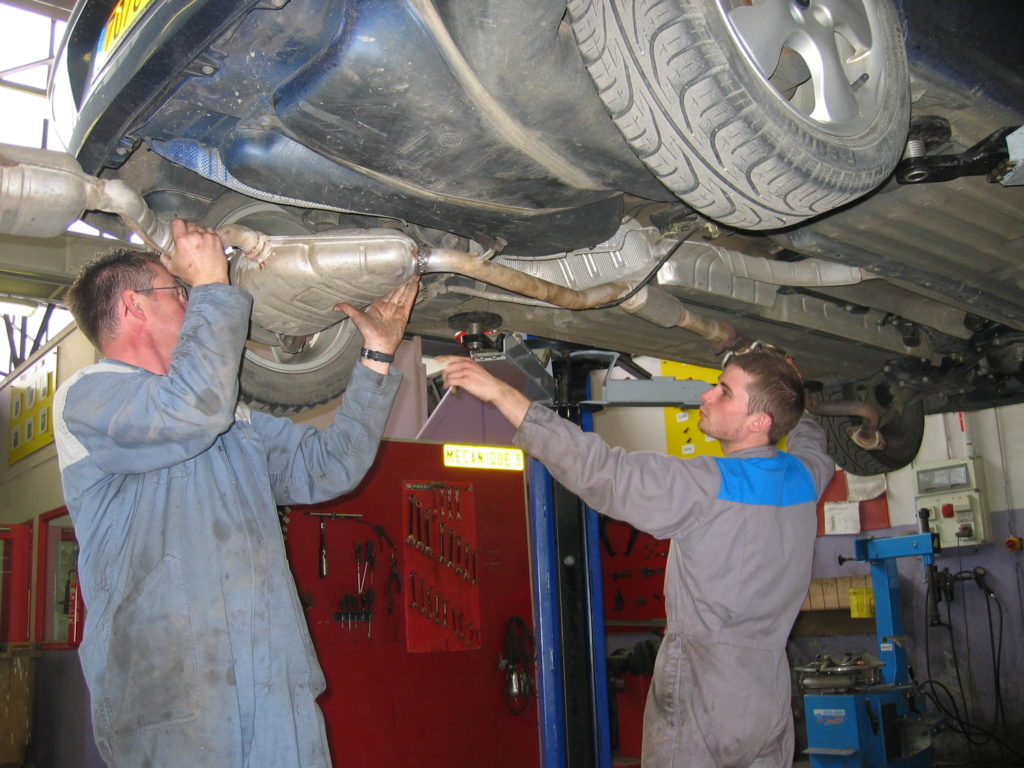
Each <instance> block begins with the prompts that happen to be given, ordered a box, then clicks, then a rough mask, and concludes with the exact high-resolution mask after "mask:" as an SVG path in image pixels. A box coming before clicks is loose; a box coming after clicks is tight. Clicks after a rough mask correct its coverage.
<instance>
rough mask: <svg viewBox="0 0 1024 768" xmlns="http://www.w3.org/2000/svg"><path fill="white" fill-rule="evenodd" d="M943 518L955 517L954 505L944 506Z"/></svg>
mask: <svg viewBox="0 0 1024 768" xmlns="http://www.w3.org/2000/svg"><path fill="white" fill-rule="evenodd" d="M942 516H943V517H952V516H953V505H952V504H943V505H942Z"/></svg>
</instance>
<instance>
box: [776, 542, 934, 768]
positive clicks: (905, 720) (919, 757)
mask: <svg viewBox="0 0 1024 768" xmlns="http://www.w3.org/2000/svg"><path fill="white" fill-rule="evenodd" d="M935 551H936V550H935V544H934V542H933V534H930V533H919V534H915V535H912V536H896V537H892V538H884V539H858V540H856V541H855V542H854V552H855V555H854V557H853V558H844V557H840V559H839V561H840V563H843V562H845V561H846V560H847V559H853V560H860V561H863V562H866V563H869V564H870V566H871V585H872V588H873V590H874V596H875V631H876V634H877V637H878V657H877V658H876V657H874V656H873V655H871V654H866V653H865V654H861V655H858V656H846V657H844V658H843V659H842V660H839V661H836V660H835V659H833V658H831V657H829V656H824V657H819V658H818V659H817V660H815V661H814V662H813V663H811V664H809V665H806V666H803V667H797V668H796V669H795V672H796V673H797V676H798V680H799V683H800V686H801V687H802V689H803V690H804V691H805V692H806V693H805V695H804V714H805V718H806V722H807V743H808V747H807V750H806V754H808V755H809V756H810V762H811V768H931V766H932V765H933V764H934V763H933V750H932V735H933V734H934V732H935V731H936V730H937V729H938V727H939V725H940V723H941V717H939V716H937V715H930V714H929V713H928V712H927V710H926V707H925V699H924V695H923V694H922V693H921V691H920V690H919V688H918V686H917V684H916V682H914V681H913V680H912V679H911V675H910V665H909V664H908V662H907V650H906V648H905V646H904V643H903V615H902V608H901V604H900V590H899V574H898V573H897V570H896V560H897V559H898V558H901V557H920V558H921V559H922V561H923V562H924V564H925V566H927V568H928V571H929V574H930V573H931V572H932V571H933V569H934V564H935Z"/></svg>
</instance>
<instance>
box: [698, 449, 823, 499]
mask: <svg viewBox="0 0 1024 768" xmlns="http://www.w3.org/2000/svg"><path fill="white" fill-rule="evenodd" d="M715 461H716V462H717V463H718V471H719V472H720V473H721V476H722V486H721V488H720V489H719V491H718V498H719V499H721V500H722V501H734V502H736V503H738V504H765V505H769V506H773V507H789V506H793V505H795V504H805V503H807V502H809V501H811V502H813V501H816V500H817V498H818V494H817V492H816V490H815V488H814V479H813V478H812V477H811V473H810V472H809V471H808V470H807V467H805V466H804V464H803V462H801V461H800V459H798V458H796V456H793V455H791V454H788V453H786V452H785V451H779V452H778V453H777V454H776V455H775V456H772V457H767V456H766V457H761V458H749V459H729V458H716V459H715Z"/></svg>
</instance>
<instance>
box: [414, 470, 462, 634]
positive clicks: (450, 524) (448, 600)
mask: <svg viewBox="0 0 1024 768" xmlns="http://www.w3.org/2000/svg"><path fill="white" fill-rule="evenodd" d="M475 501H476V500H475V495H474V492H473V486H472V485H471V484H468V483H445V482H406V483H405V505H406V508H405V510H404V512H405V521H406V532H405V534H406V535H405V547H406V551H405V555H406V556H405V558H404V560H405V569H406V573H405V577H404V583H405V584H406V585H408V594H407V595H406V600H405V607H406V618H407V621H406V642H407V646H408V649H409V650H410V651H413V652H432V651H459V650H472V649H475V648H479V647H480V594H479V572H478V568H477V566H478V552H477V546H478V539H477V525H476V523H477V521H476V503H475Z"/></svg>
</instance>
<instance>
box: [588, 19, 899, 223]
mask: <svg viewBox="0 0 1024 768" xmlns="http://www.w3.org/2000/svg"><path fill="white" fill-rule="evenodd" d="M741 2H743V0H658V1H657V2H655V1H654V0H569V3H568V7H569V12H570V17H571V19H572V24H573V29H574V30H575V34H576V38H577V43H578V46H579V49H580V52H581V55H582V57H583V60H584V63H585V64H586V66H587V69H588V70H589V72H590V74H591V77H592V79H593V80H594V82H595V84H596V85H597V89H598V91H599V93H600V95H601V97H602V99H603V100H604V102H605V105H606V106H607V107H608V109H609V111H610V112H611V114H612V117H613V119H614V120H615V122H616V123H617V124H618V126H619V129H620V130H621V131H622V133H623V135H624V136H625V138H626V140H627V141H628V142H629V143H630V145H631V146H632V147H633V149H634V151H635V152H636V153H637V154H638V156H639V157H640V158H641V159H642V160H643V161H644V162H645V163H646V164H647V166H648V167H649V168H650V169H651V170H652V171H653V172H654V173H655V174H656V175H657V176H658V178H660V179H661V181H662V182H663V183H664V184H665V186H667V187H668V188H669V189H670V190H672V191H673V192H674V193H675V194H677V195H678V196H679V197H680V198H681V199H682V200H683V201H685V202H686V203H687V204H688V205H690V206H691V207H693V208H696V209H697V210H699V211H701V212H702V213H703V214H705V215H706V216H708V217H710V218H712V219H715V220H717V221H719V222H721V223H724V224H727V225H729V226H732V227H736V228H740V229H755V230H764V229H777V228H782V227H786V226H790V225H793V224H796V223H798V222H800V221H802V220H804V219H807V218H809V217H813V216H816V215H819V214H821V213H824V212H826V211H829V210H831V209H833V208H836V207H838V206H840V205H843V204H844V203H846V202H849V201H850V200H853V199H855V198H857V197H860V196H861V195H863V194H865V193H867V192H868V191H870V190H872V189H874V188H875V187H877V186H879V185H880V184H881V183H882V182H883V181H884V180H885V179H886V178H887V177H888V176H889V174H890V173H891V172H892V170H893V168H894V167H895V165H896V163H897V162H898V161H899V159H900V157H901V155H902V153H903V150H904V145H905V141H906V135H907V128H908V125H909V114H910V102H909V76H908V69H907V61H906V50H905V46H904V44H903V39H902V35H901V32H900V29H901V28H900V23H899V19H898V17H897V15H896V12H895V10H894V9H893V7H892V5H891V3H890V2H889V0H861V2H859V3H858V2H850V3H833V2H823V0H754V2H753V3H751V4H741ZM766 29H767V30H769V31H770V32H771V34H763V33H764V31H765V30H766ZM773 35H774V37H773ZM766 37H767V38H771V39H769V40H767V41H766V40H764V38H766ZM798 50H799V51H800V53H798V52H797V51H798ZM749 51H755V53H750V52H749ZM774 58H777V60H778V62H779V66H778V67H776V68H775V69H774V70H772V71H771V72H769V75H770V76H765V75H762V74H761V72H762V70H767V69H769V68H770V67H772V66H773V65H772V64H771V62H772V61H773V60H774ZM809 60H810V61H811V64H810V65H809V64H808V61H809ZM817 61H820V62H821V63H820V64H819V63H815V62H817ZM812 72H814V74H813V75H812V74H811V73H812ZM804 77H809V79H804V80H801V78H804ZM851 78H852V79H853V80H852V82H853V84H852V85H850V84H849V83H850V82H851ZM816 89H817V90H818V91H819V92H820V93H821V96H820V97H818V96H815V95H814V94H815V90H816Z"/></svg>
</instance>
